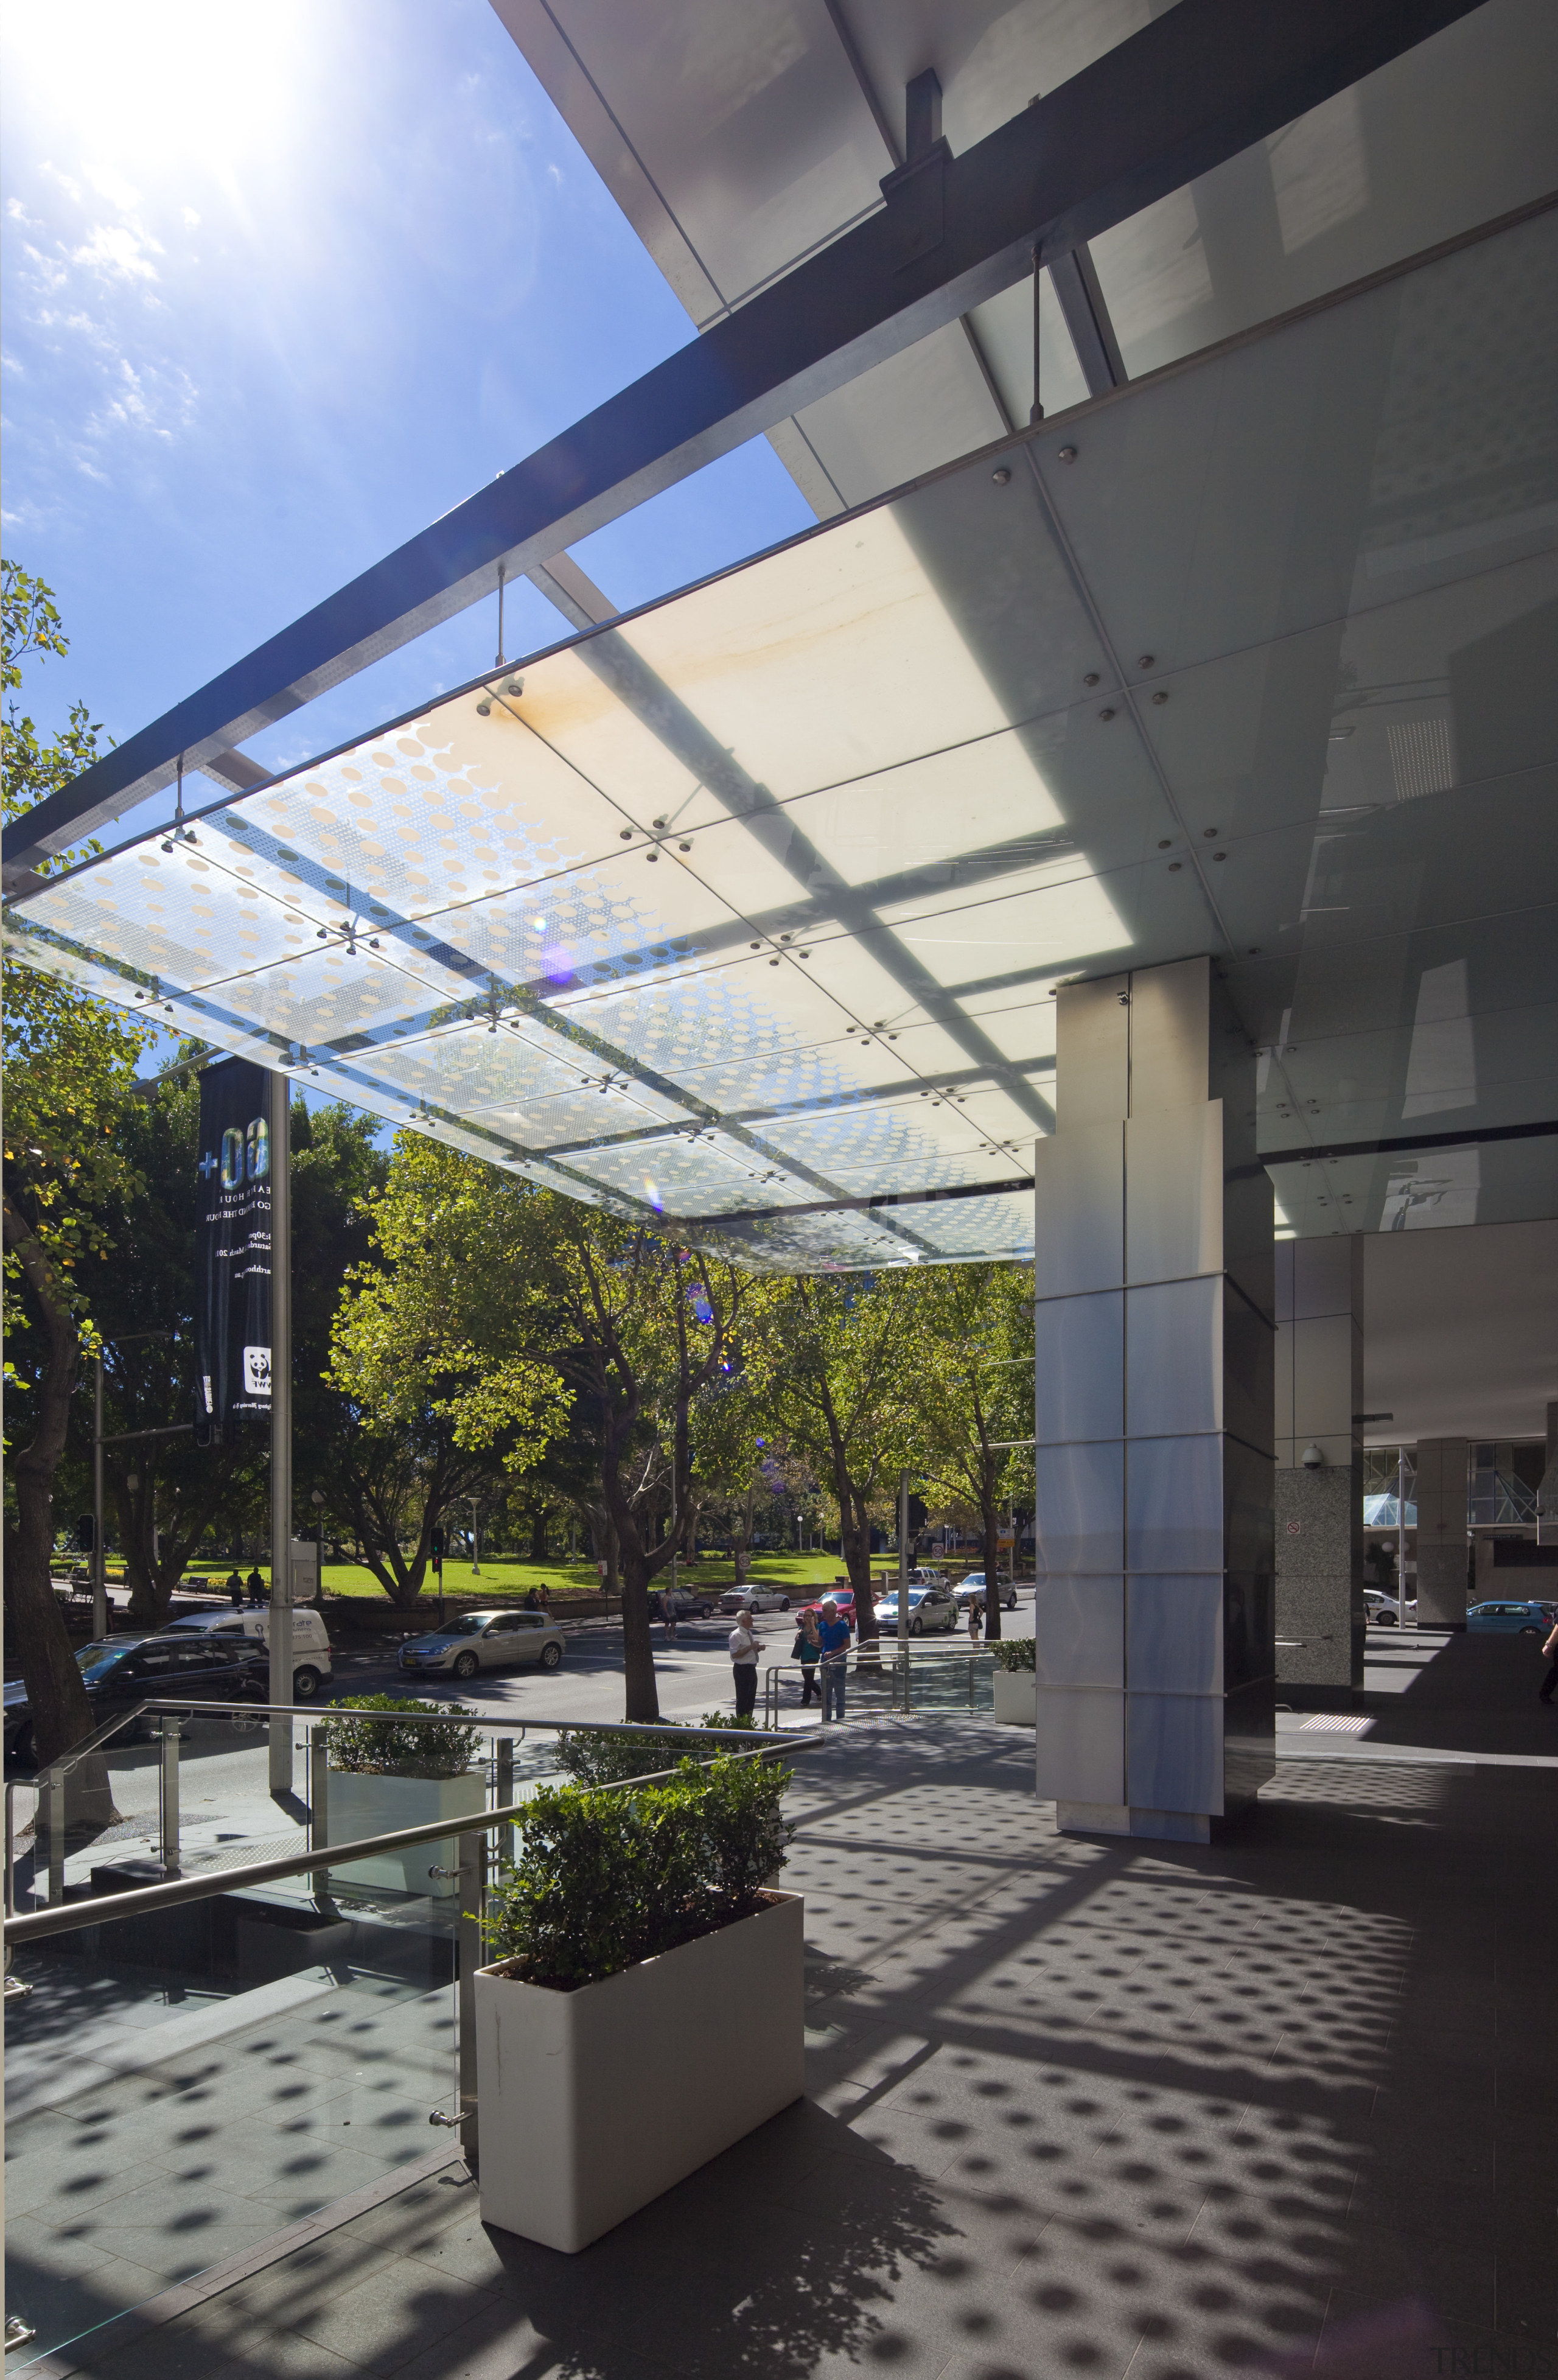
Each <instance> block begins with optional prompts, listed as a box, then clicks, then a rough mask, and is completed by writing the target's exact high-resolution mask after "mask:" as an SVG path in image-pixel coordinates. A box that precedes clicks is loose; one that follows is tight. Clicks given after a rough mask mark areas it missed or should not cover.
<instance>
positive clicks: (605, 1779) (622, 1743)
mask: <svg viewBox="0 0 1558 2380" xmlns="http://www.w3.org/2000/svg"><path fill="white" fill-rule="evenodd" d="M755 1726H756V1721H755V1719H752V1718H740V1719H735V1718H731V1716H730V1714H729V1712H720V1711H705V1713H704V1715H703V1717H702V1718H701V1719H699V1720H698V1722H697V1724H696V1726H695V1727H694V1726H692V1725H690V1724H688V1723H686V1722H684V1721H682V1720H681V1719H666V1720H664V1721H663V1722H662V1724H661V1725H660V1726H659V1727H658V1729H657V1730H655V1732H654V1733H653V1734H652V1735H650V1734H634V1733H631V1732H629V1731H627V1730H623V1731H622V1733H621V1734H619V1733H618V1732H617V1731H616V1730H611V1731H610V1732H609V1733H602V1732H599V1731H598V1730H594V1729H592V1730H590V1732H589V1733H588V1734H587V1735H586V1734H577V1735H575V1734H574V1733H573V1732H572V1731H571V1730H568V1729H564V1730H562V1732H561V1733H560V1734H559V1736H558V1739H557V1765H558V1767H560V1768H562V1769H563V1770H565V1771H566V1772H567V1774H568V1775H569V1776H570V1777H572V1778H573V1779H574V1780H575V1782H576V1783H578V1784H580V1785H620V1784H622V1782H623V1781H624V1780H625V1779H632V1778H634V1777H657V1776H658V1775H659V1773H660V1771H661V1770H662V1769H666V1768H674V1767H676V1766H677V1764H678V1763H679V1762H680V1761H682V1760H686V1759H688V1758H689V1757H691V1756H693V1755H696V1754H697V1753H699V1752H702V1753H703V1754H704V1755H706V1756H707V1755H708V1754H710V1753H713V1752H714V1751H715V1750H716V1749H717V1747H716V1746H715V1745H714V1744H712V1743H699V1742H698V1737H699V1736H700V1734H701V1733H702V1730H704V1729H705V1728H710V1727H721V1728H736V1727H739V1728H741V1729H742V1730H743V1732H745V1731H746V1730H753V1729H755Z"/></svg>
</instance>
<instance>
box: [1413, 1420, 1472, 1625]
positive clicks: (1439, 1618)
mask: <svg viewBox="0 0 1558 2380" xmlns="http://www.w3.org/2000/svg"><path fill="white" fill-rule="evenodd" d="M1466 1464H1467V1441H1466V1439H1464V1438H1419V1440H1418V1625H1419V1628H1464V1627H1465V1626H1466V1572H1467V1536H1466V1512H1467V1504H1466V1478H1467V1469H1466Z"/></svg>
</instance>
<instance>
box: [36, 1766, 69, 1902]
mask: <svg viewBox="0 0 1558 2380" xmlns="http://www.w3.org/2000/svg"><path fill="white" fill-rule="evenodd" d="M38 1809H39V1814H40V1815H42V1814H43V1813H44V1812H47V1814H48V1817H47V1823H48V1828H49V1906H50V1908H51V1909H55V1908H57V1907H58V1905H59V1903H60V1902H61V1901H62V1900H64V1899H65V1771H64V1769H63V1768H51V1769H49V1770H48V1772H47V1774H46V1775H45V1777H44V1779H43V1790H42V1792H41V1793H40V1795H39V1797H38ZM32 1840H33V1843H34V1846H36V1844H37V1840H38V1822H37V1819H36V1818H35V1819H34V1820H33V1832H32ZM37 1864H38V1862H37V1852H36V1849H34V1852H33V1867H34V1870H36V1868H37Z"/></svg>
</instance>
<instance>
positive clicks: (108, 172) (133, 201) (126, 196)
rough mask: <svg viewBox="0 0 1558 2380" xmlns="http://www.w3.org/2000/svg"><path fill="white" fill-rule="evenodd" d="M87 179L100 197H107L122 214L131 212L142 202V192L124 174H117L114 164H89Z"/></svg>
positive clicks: (112, 205) (110, 203)
mask: <svg viewBox="0 0 1558 2380" xmlns="http://www.w3.org/2000/svg"><path fill="white" fill-rule="evenodd" d="M87 179H88V181H89V182H91V186H92V188H93V189H94V190H95V191H96V192H97V194H98V196H99V198H100V199H106V200H107V201H108V203H109V205H110V206H111V207H117V208H118V210H119V212H120V213H121V214H129V213H131V212H133V211H134V209H135V208H137V207H138V206H139V204H140V192H139V190H138V189H137V188H135V186H134V184H133V183H131V182H127V181H126V179H125V177H124V176H123V175H122V174H116V173H115V171H114V168H113V166H112V165H89V166H88V167H87Z"/></svg>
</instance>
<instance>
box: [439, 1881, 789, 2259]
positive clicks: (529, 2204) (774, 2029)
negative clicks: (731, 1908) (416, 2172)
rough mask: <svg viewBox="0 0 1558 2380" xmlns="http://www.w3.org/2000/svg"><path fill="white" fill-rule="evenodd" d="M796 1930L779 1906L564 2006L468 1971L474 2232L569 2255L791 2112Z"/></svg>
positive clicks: (506, 1978)
mask: <svg viewBox="0 0 1558 2380" xmlns="http://www.w3.org/2000/svg"><path fill="white" fill-rule="evenodd" d="M803 2008H804V2000H803V1906H802V1901H801V1897H800V1895H799V1894H798V1893H788V1892H786V1893H776V1894H775V1895H774V1898H773V1900H771V1901H770V1903H769V1904H768V1906H767V1908H766V1909H761V1910H759V1911H758V1913H757V1914H756V1915H755V1917H743V1919H741V1920H740V1922H739V1923H738V1924H736V1925H726V1926H723V1927H722V1928H721V1929H720V1931H719V1933H718V1934H704V1935H700V1937H698V1939H697V1940H696V1941H694V1942H683V1943H682V1945H681V1946H680V1948H678V1949H674V1950H667V1951H665V1952H664V1953H663V1954H662V1955H661V1956H660V1957H659V1958H658V1959H646V1961H644V1963H643V1965H642V1966H638V1967H630V1968H629V1969H628V1971H627V1973H625V1974H621V1975H609V1976H608V1977H607V1978H606V1980H605V1982H604V1983H598V1984H586V1985H584V1986H583V1987H582V1989H580V1990H578V1991H575V1992H554V1991H543V1990H541V1989H540V1988H539V1987H538V1986H537V1985H534V1984H525V1983H519V1982H517V1981H515V1980H514V1979H513V1977H512V1976H511V1975H509V1974H507V1973H505V1972H504V1969H503V1968H502V1967H501V1966H493V1967H479V1968H478V1969H477V1974H476V2037H477V2107H478V2110H479V2120H480V2149H481V2157H480V2165H481V2175H480V2179H481V2219H482V2221H483V2222H484V2223H493V2224H496V2225H497V2227H498V2228H499V2229H500V2230H501V2231H517V2232H518V2233H519V2235H520V2236H521V2238H522V2239H525V2240H540V2241H541V2243H542V2245H543V2246H545V2247H548V2248H561V2249H562V2251H563V2252H564V2253H565V2254H568V2255H573V2254H574V2253H575V2252H576V2251H577V2250H579V2249H580V2248H587V2247H588V2245H589V2243H590V2241H591V2240H598V2239H599V2237H600V2235H601V2233H602V2232H603V2231H610V2229H611V2228H612V2226H613V2224H617V2223H621V2222H623V2221H624V2220H625V2219H626V2217H627V2216H630V2215H634V2214H636V2213H637V2211H638V2209H639V2208H640V2207H641V2206H646V2205H647V2204H649V2201H650V2200H651V2199H652V2198H658V2196H659V2195H660V2192H662V2191H666V2190H670V2188H671V2187H672V2185H673V2184H674V2183H676V2182H679V2181H682V2180H685V2179H686V2177H687V2175H688V2174H690V2173H695V2172H696V2170H697V2168H698V2167H699V2166H701V2165H707V2163H708V2160H709V2158H710V2157H715V2156H718V2155H719V2153H720V2151H721V2150H722V2149H728V2148H730V2147H731V2144H732V2143H734V2142H736V2141H739V2140H742V2139H744V2137H745V2135H746V2134H747V2133H748V2132H750V2131H755V2129H756V2127H757V2126H758V2125H759V2124H763V2123H767V2119H768V2118H769V2117H770V2116H777V2115H778V2113H779V2109H780V2108H781V2107H789V2106H790V2105H791V2101H792V2100H795V2099H798V2098H800V2096H801V2095H802V2093H803V2090H804V2088H805V2036H804V2032H803V2021H804V2020H803Z"/></svg>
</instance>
